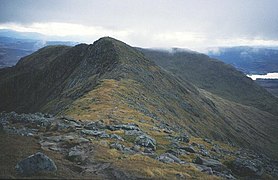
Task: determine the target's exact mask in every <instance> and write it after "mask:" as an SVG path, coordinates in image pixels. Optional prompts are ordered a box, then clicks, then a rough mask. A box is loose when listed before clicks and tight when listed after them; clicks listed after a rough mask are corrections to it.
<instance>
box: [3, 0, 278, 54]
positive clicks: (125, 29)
mask: <svg viewBox="0 0 278 180" xmlns="http://www.w3.org/2000/svg"><path fill="white" fill-rule="evenodd" d="M0 3H1V4H0V29H7V28H9V29H13V30H17V31H32V32H39V33H42V34H45V35H50V36H58V37H59V38H61V39H63V40H65V39H66V40H74V41H79V42H87V43H92V42H93V41H95V40H96V39H98V38H100V37H102V36H112V37H115V38H117V39H120V40H122V41H125V42H126V43H129V44H131V45H133V46H141V47H182V48H189V49H193V50H198V49H201V48H203V47H213V46H234V45H278V10H277V7H278V0H153V1H151V0H0Z"/></svg>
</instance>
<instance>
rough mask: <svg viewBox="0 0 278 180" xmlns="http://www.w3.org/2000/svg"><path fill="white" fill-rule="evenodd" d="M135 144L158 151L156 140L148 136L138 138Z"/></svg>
mask: <svg viewBox="0 0 278 180" xmlns="http://www.w3.org/2000/svg"><path fill="white" fill-rule="evenodd" d="M135 143H136V144H137V145H140V146H143V147H149V148H151V149H153V150H155V149H156V141H155V139H153V138H151V137H150V136H148V135H141V136H138V137H137V138H136V139H135Z"/></svg>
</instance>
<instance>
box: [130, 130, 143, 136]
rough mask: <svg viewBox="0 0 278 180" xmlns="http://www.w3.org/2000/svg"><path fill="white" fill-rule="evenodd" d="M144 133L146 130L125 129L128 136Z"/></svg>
mask: <svg viewBox="0 0 278 180" xmlns="http://www.w3.org/2000/svg"><path fill="white" fill-rule="evenodd" d="M143 134H144V132H142V131H138V130H128V131H125V135H127V136H140V135H143Z"/></svg>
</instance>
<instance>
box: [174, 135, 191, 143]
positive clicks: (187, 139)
mask: <svg viewBox="0 0 278 180" xmlns="http://www.w3.org/2000/svg"><path fill="white" fill-rule="evenodd" d="M176 139H177V140H178V141H181V142H185V143H189V141H190V139H189V136H188V135H187V134H182V135H181V136H178V137H176Z"/></svg>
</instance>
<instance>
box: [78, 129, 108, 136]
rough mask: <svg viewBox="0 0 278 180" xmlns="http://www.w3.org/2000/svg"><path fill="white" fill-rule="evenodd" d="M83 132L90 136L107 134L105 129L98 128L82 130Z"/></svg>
mask: <svg viewBox="0 0 278 180" xmlns="http://www.w3.org/2000/svg"><path fill="white" fill-rule="evenodd" d="M81 132H82V133H83V134H86V135H90V136H101V135H103V134H105V132H104V131H96V130H86V129H84V130H82V131H81Z"/></svg>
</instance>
